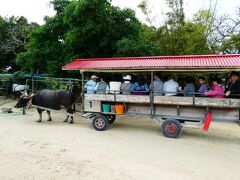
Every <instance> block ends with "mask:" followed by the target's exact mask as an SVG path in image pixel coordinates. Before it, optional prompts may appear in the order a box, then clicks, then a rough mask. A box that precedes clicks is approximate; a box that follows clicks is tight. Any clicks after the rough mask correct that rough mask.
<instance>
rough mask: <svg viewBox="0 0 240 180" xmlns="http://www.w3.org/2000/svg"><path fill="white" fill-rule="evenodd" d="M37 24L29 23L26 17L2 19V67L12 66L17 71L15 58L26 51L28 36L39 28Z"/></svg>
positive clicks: (0, 49) (0, 27)
mask: <svg viewBox="0 0 240 180" xmlns="http://www.w3.org/2000/svg"><path fill="white" fill-rule="evenodd" d="M37 26H38V25H37V24H36V23H28V21H27V19H26V18H25V17H22V16H21V17H14V16H12V17H10V18H5V19H3V18H0V40H1V41H0V54H1V59H2V63H1V65H2V66H6V65H12V66H13V68H14V69H15V70H16V68H17V67H16V66H15V58H16V56H17V54H18V53H19V52H22V51H25V50H26V49H25V47H26V44H27V42H28V35H29V34H30V32H31V31H32V30H33V29H34V28H35V27H37Z"/></svg>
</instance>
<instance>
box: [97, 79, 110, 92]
mask: <svg viewBox="0 0 240 180" xmlns="http://www.w3.org/2000/svg"><path fill="white" fill-rule="evenodd" d="M95 91H96V92H97V94H106V93H108V91H109V86H108V84H107V83H106V82H105V81H104V79H103V78H102V77H101V78H100V81H99V82H98V83H97V85H96V87H95Z"/></svg>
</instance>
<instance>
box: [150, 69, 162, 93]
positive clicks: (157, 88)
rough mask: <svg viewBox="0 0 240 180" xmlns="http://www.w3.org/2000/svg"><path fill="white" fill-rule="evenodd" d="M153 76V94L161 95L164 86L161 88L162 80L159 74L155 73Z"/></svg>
mask: <svg viewBox="0 0 240 180" xmlns="http://www.w3.org/2000/svg"><path fill="white" fill-rule="evenodd" d="M153 78H154V81H153V94H154V96H162V95H163V92H164V88H163V82H162V80H161V79H160V74H158V73H156V74H155V75H154V77H153ZM150 89H152V84H151V85H150Z"/></svg>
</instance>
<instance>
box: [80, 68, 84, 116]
mask: <svg viewBox="0 0 240 180" xmlns="http://www.w3.org/2000/svg"><path fill="white" fill-rule="evenodd" d="M80 73H81V75H82V93H81V96H82V112H84V72H81V71H80Z"/></svg>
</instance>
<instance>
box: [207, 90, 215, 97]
mask: <svg viewBox="0 0 240 180" xmlns="http://www.w3.org/2000/svg"><path fill="white" fill-rule="evenodd" d="M217 94H218V91H216V90H210V91H208V92H206V93H205V95H206V96H216V95H217Z"/></svg>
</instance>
